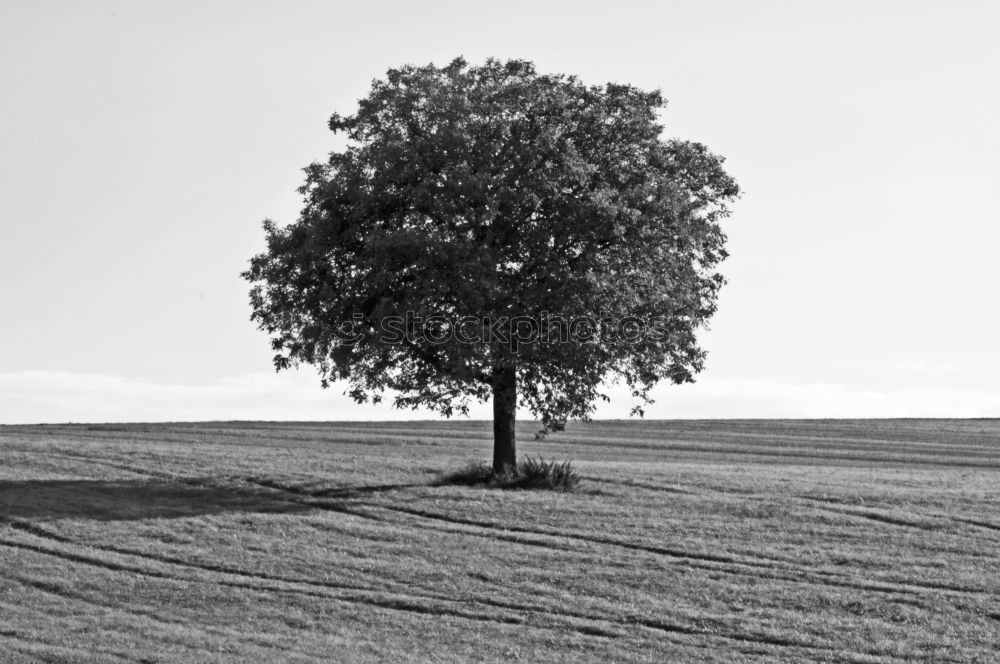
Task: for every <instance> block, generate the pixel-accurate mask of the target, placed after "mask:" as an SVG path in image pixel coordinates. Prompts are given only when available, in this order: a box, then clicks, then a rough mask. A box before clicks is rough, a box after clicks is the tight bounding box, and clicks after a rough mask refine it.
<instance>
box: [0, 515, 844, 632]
mask: <svg viewBox="0 0 1000 664" xmlns="http://www.w3.org/2000/svg"><path fill="white" fill-rule="evenodd" d="M8 525H12V526H15V529H17V530H19V531H21V532H26V533H28V534H29V535H32V536H35V537H39V538H44V539H48V540H51V541H54V542H57V543H60V544H73V545H76V546H83V547H90V548H95V549H97V550H106V551H108V552H109V553H115V554H117V555H123V556H134V557H138V558H145V559H150V560H153V561H156V562H161V563H165V564H170V565H176V566H180V567H184V568H192V569H197V570H203V571H210V572H214V573H217V574H226V575H229V576H235V577H244V578H246V579H253V580H256V581H266V582H268V583H267V584H264V585H261V584H253V583H248V582H245V581H240V580H234V579H205V578H184V577H180V576H175V575H173V574H168V573H166V572H163V571H159V570H151V569H147V568H142V567H137V566H133V565H127V564H123V563H116V562H111V561H107V560H100V559H97V558H94V557H91V556H86V555H82V554H79V553H74V552H69V551H58V550H53V549H50V548H46V547H43V546H39V545H35V544H31V543H26V542H12V541H9V540H0V545H3V546H9V547H14V548H20V549H25V550H28V551H32V552H36V553H41V554H44V555H50V556H54V557H57V558H61V559H64V560H68V561H71V562H75V563H80V564H85V565H91V566H96V567H99V568H103V569H106V570H109V571H113V572H124V573H131V574H140V575H144V576H147V577H152V578H156V579H162V580H165V581H171V582H180V583H188V582H199V583H209V584H215V585H222V586H229V587H236V588H241V589H247V590H251V591H255V592H264V593H279V594H294V595H299V596H308V597H315V598H317V599H324V600H328V601H335V602H342V603H349V604H355V605H367V606H372V607H375V608H382V609H387V610H393V611H403V612H407V613H413V614H421V615H428V616H448V617H453V618H460V619H467V620H473V621H479V622H491V623H499V624H507V625H520V626H526V627H533V628H538V629H548V630H571V631H576V632H579V633H581V634H584V635H589V636H597V637H601V638H611V639H614V638H621V637H623V636H625V633H623V632H622V631H620V630H621V629H626V630H627V629H631V628H634V627H637V626H638V627H644V628H647V629H651V630H654V631H657V632H660V633H663V634H669V635H674V636H677V637H686V638H679V639H678V640H677V641H676V642H677V643H678V645H683V646H697V647H709V646H706V645H705V644H699V643H690V642H689V641H688V639H689V638H692V637H694V638H697V639H723V640H727V641H739V642H756V643H760V644H763V645H770V646H780V647H788V648H801V649H806V650H820V651H828V650H830V649H831V648H830V647H828V646H820V645H817V644H814V643H809V642H806V641H799V640H795V639H790V638H783V637H775V636H769V635H766V634H764V635H762V634H734V633H725V632H718V633H716V632H711V631H708V630H704V629H699V628H697V627H693V626H685V625H681V624H677V623H672V622H668V621H665V620H662V619H651V618H646V617H641V616H636V615H617V616H615V615H594V614H592V613H587V612H583V611H567V610H559V609H553V608H551V607H546V606H542V605H537V604H518V603H516V602H506V601H499V600H493V599H490V598H475V599H468V598H462V599H455V598H451V597H447V596H443V595H439V594H431V593H428V594H412V593H410V594H406V593H398V592H393V591H388V590H385V591H383V590H379V589H377V588H372V587H367V586H347V585H344V584H331V583H326V582H317V581H311V580H305V579H295V578H285V577H273V576H270V575H262V574H259V573H255V572H249V571H240V570H235V569H233V568H229V567H222V566H216V565H201V564H195V563H190V562H187V561H179V560H174V559H171V558H167V557H161V556H154V555H149V554H144V553H142V552H136V551H131V550H127V549H121V548H119V547H99V546H93V545H91V544H89V543H79V542H75V541H74V540H72V539H70V538H67V537H63V536H61V535H57V534H55V533H51V532H49V531H47V530H45V529H42V528H40V527H38V526H35V525H33V524H23V523H13V524H12V523H8ZM16 580H18V581H19V582H25V583H27V584H28V585H32V586H34V587H36V588H38V589H39V590H42V591H44V592H49V593H55V594H58V595H60V596H65V597H70V598H72V599H77V600H80V601H84V602H87V603H90V604H94V605H95V606H98V607H99V608H102V609H107V610H124V609H119V608H117V607H114V606H110V605H105V604H100V603H98V602H94V601H93V600H91V599H90V598H87V597H85V596H83V595H82V594H80V593H73V592H71V591H67V590H66V589H64V588H61V587H57V586H54V585H52V584H47V583H43V582H34V581H30V580H27V579H16ZM322 591H327V592H322ZM331 591H333V592H331ZM338 591H339V592H338ZM421 600H423V602H422V601H421ZM428 601H429V602H432V603H433V604H432V605H428V604H427V602H428ZM449 604H452V605H453V604H460V605H466V606H470V607H479V606H482V607H490V608H494V609H501V610H504V611H506V612H508V613H507V615H497V614H496V613H492V614H484V613H482V612H476V611H468V610H461V609H458V608H455V607H453V606H449ZM138 615H141V616H143V617H145V618H149V619H152V620H159V618H158V617H156V616H152V615H148V614H145V613H142V614H138ZM567 620H582V621H586V622H588V623H590V624H584V625H580V624H574V623H571V622H566V621H567ZM608 627H611V628H612V629H608ZM614 628H618V630H615V629H614Z"/></svg>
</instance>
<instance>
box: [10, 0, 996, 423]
mask: <svg viewBox="0 0 1000 664" xmlns="http://www.w3.org/2000/svg"><path fill="white" fill-rule="evenodd" d="M998 31H1000V3H996V2H992V1H987V0H983V1H980V2H975V1H972V0H965V1H961V0H959V1H955V2H920V1H905V2H903V1H901V2H893V1H891V0H885V1H881V2H857V1H847V2H836V3H834V2H815V1H808V0H789V1H787V2H744V1H732V2H723V1H709V2H698V3H693V2H637V1H629V0H619V1H617V2H614V3H609V2H605V3H596V2H586V1H579V0H578V1H575V2H546V3H538V2H522V1H520V0H515V1H513V2H505V3H489V4H486V3H476V2H469V1H468V0H466V1H461V2H443V1H428V2H419V3H414V2H371V3H359V2H329V1H327V2H305V1H296V0H291V1H286V2H281V3H277V2H255V1H251V0H240V1H238V2H222V1H204V0H200V1H198V2H189V1H184V0H182V1H176V0H174V1H171V2H137V1H134V0H133V1H128V2H124V1H123V2H112V1H101V0H90V1H88V2H76V1H73V2H69V1H67V2H52V1H48V0H30V1H29V0H5V1H4V2H3V3H2V5H0V90H2V95H3V96H2V103H0V146H2V148H0V192H2V194H0V423H26V422H65V421H76V422H87V421H89V422H95V421H100V422H103V421H164V420H224V419H269V420H283V419H293V420H343V419H350V420H377V419H410V418H424V417H430V416H431V415H430V414H428V413H426V412H416V413H414V412H412V411H398V410H393V409H392V408H391V407H389V406H385V405H382V406H378V407H375V406H358V405H356V404H354V403H353V402H351V401H350V399H348V398H347V397H346V396H344V394H343V391H344V386H342V385H335V386H333V387H332V388H331V389H329V390H322V389H321V388H320V386H319V380H318V378H317V377H316V375H315V372H314V371H312V370H311V369H310V368H308V367H305V368H303V369H301V370H299V371H297V372H283V373H282V374H275V372H274V370H273V368H272V366H271V361H270V357H271V352H270V349H269V346H268V341H267V337H266V336H265V335H264V333H262V332H260V331H258V330H256V329H255V327H254V325H253V324H252V323H251V322H250V321H249V313H250V308H249V304H248V299H247V290H248V286H247V284H246V282H244V281H243V280H241V279H240V278H239V273H240V272H241V271H242V270H244V269H245V267H246V265H247V261H248V259H249V258H250V256H252V255H253V254H255V253H257V252H259V251H261V250H262V249H263V247H264V243H263V232H262V230H261V221H262V220H263V219H265V218H270V219H274V220H275V221H277V222H279V223H289V222H292V221H294V220H295V218H296V217H297V214H298V210H299V208H300V203H301V200H300V198H299V196H298V194H296V192H295V189H296V188H297V187H298V186H299V184H301V182H302V180H303V174H302V172H301V169H302V168H303V167H304V166H306V165H307V164H309V163H311V162H313V161H322V160H324V159H325V158H326V155H327V154H328V153H329V152H330V151H331V150H333V149H334V148H335V147H337V142H336V140H335V138H334V136H333V135H332V134H331V133H330V132H329V130H328V129H327V120H328V118H329V116H330V115H331V113H333V112H334V111H337V112H340V113H350V112H351V111H352V110H353V109H354V108H355V106H356V103H357V100H358V99H359V98H361V97H363V96H364V95H365V94H366V92H367V90H368V89H369V86H370V84H371V81H372V80H373V79H375V78H379V77H381V76H382V75H384V73H385V71H386V69H388V68H390V67H395V66H399V65H401V64H404V63H413V64H426V63H428V62H434V63H436V64H445V63H447V62H449V61H451V60H452V59H453V58H454V57H456V56H458V55H463V56H464V57H465V58H466V59H467V60H469V61H470V62H473V63H477V62H481V61H482V60H484V59H485V58H487V57H496V58H500V59H505V58H524V59H529V60H532V61H534V62H535V64H536V66H537V67H538V69H539V70H540V71H543V72H564V73H575V74H577V75H579V76H580V78H581V79H582V80H583V81H584V82H586V83H588V84H600V83H604V82H608V81H616V82H625V83H631V84H634V85H637V86H640V87H643V88H649V89H653V88H658V89H660V90H661V91H662V92H663V95H664V96H665V97H666V99H667V100H668V107H667V110H666V113H665V114H664V116H663V121H664V124H665V131H664V137H665V138H670V137H679V138H682V139H687V140H696V141H700V142H703V143H705V144H707V145H708V146H709V147H710V148H711V149H712V150H713V151H714V152H716V153H718V154H721V155H723V156H725V157H726V159H727V161H726V166H727V170H728V171H729V172H730V173H731V174H732V175H733V176H734V177H735V178H736V179H737V181H738V182H739V183H740V186H741V188H742V189H743V192H744V193H743V196H742V198H741V199H740V200H739V201H737V203H736V204H735V205H734V207H733V210H734V213H733V216H732V217H731V218H730V219H729V220H727V221H726V224H725V228H726V232H727V234H728V236H729V245H728V247H729V251H730V253H731V257H730V258H729V259H728V260H727V261H726V262H725V263H724V264H723V268H722V271H723V273H724V274H725V275H726V277H727V279H728V280H729V283H728V285H727V286H726V287H725V288H724V290H723V292H722V294H721V297H720V301H719V311H718V313H717V314H716V316H715V317H714V319H713V322H712V325H711V329H710V330H708V331H705V332H704V333H702V335H701V337H700V339H701V343H702V345H703V347H704V348H705V349H706V350H707V351H708V353H709V355H708V361H707V366H706V368H705V370H704V371H703V372H702V373H701V374H700V375H699V376H698V380H697V382H696V383H695V384H693V385H685V386H672V385H664V386H662V387H658V388H657V389H656V390H655V391H654V393H653V396H654V398H655V399H656V403H655V404H654V405H653V406H652V407H651V408H649V409H648V410H647V417H650V418H742V417H920V416H927V417H998V416H1000V380H998V378H997V376H1000V345H998V341H997V340H998V339H1000V313H998V306H997V301H998V298H997V295H996V293H995V289H996V287H997V285H998V284H1000V261H998V260H997V256H996V252H997V248H998V247H1000V223H998V222H1000V166H998V162H997V155H1000V123H998V122H997V121H996V118H997V117H1000V82H998V78H997V72H998V71H1000V40H997V39H996V34H997V33H998ZM608 394H609V395H610V396H611V397H612V401H611V403H609V404H606V405H602V406H601V407H600V408H599V409H598V411H597V413H596V415H597V416H598V417H625V416H627V414H628V411H629V409H630V407H631V405H632V404H631V401H630V399H629V397H628V393H627V390H624V389H622V388H621V387H619V386H614V385H611V386H609V389H608ZM473 416H476V417H480V418H488V417H489V416H490V411H489V409H488V408H486V407H482V408H479V409H477V410H474V412H473ZM519 416H521V417H527V416H529V414H528V413H521V414H520V415H519Z"/></svg>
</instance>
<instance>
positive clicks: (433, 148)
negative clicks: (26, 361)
mask: <svg viewBox="0 0 1000 664" xmlns="http://www.w3.org/2000/svg"><path fill="white" fill-rule="evenodd" d="M664 106H665V102H664V100H663V98H662V96H661V94H660V93H659V92H658V91H652V92H650V91H644V90H640V89H638V88H635V87H633V86H630V85H622V84H612V83H609V84H606V85H600V86H588V85H584V84H583V83H582V82H580V81H579V80H578V79H577V78H576V77H575V76H569V75H561V74H556V75H548V74H539V73H538V72H537V71H536V70H535V67H534V66H533V65H532V63H530V62H527V61H523V60H511V61H507V62H500V61H497V60H488V61H486V62H485V63H484V64H482V65H479V66H471V65H469V64H468V63H467V62H466V61H465V60H463V59H461V58H459V59H456V60H455V61H453V62H452V63H450V64H449V65H447V66H445V67H435V66H433V65H428V66H423V67H417V66H404V67H401V68H398V69H391V70H389V71H388V73H387V75H386V77H385V78H384V79H382V80H376V81H374V82H373V84H372V88H371V90H370V92H369V94H368V95H367V96H366V97H365V98H364V99H362V100H361V101H360V102H359V105H358V108H357V110H356V112H354V113H353V114H351V115H337V114H335V115H333V117H332V118H331V119H330V129H332V130H333V131H334V132H340V133H343V134H344V135H346V137H347V139H348V140H347V147H346V148H345V149H343V150H341V151H337V152H333V153H332V154H330V157H329V160H328V161H327V162H325V163H314V164H312V165H310V166H309V167H307V168H306V169H305V173H306V181H305V184H304V185H303V186H302V187H301V189H300V190H299V191H300V193H301V194H302V195H303V197H304V201H305V203H304V207H303V209H302V212H301V215H300V217H299V219H298V220H297V221H296V222H295V223H292V224H291V225H288V226H285V227H279V226H277V225H275V224H274V223H272V222H270V221H266V222H265V224H264V227H265V232H266V237H267V250H266V251H265V252H264V253H261V254H260V255H258V256H255V257H254V258H253V259H252V260H251V263H250V267H249V269H248V270H247V271H246V272H245V273H244V274H243V276H244V277H245V278H246V279H247V280H248V281H250V282H251V284H252V290H251V304H252V308H253V314H252V318H253V320H254V321H255V322H257V323H258V325H259V326H260V328H261V329H263V330H265V331H266V332H267V333H269V335H270V336H271V339H272V347H273V349H274V352H275V357H274V363H275V366H276V367H277V368H278V369H283V368H286V367H288V366H290V365H294V364H298V363H308V364H311V365H315V366H316V367H317V368H318V370H319V373H320V375H321V379H322V381H323V384H324V386H326V385H328V384H329V383H330V382H332V381H338V380H344V381H348V382H349V384H350V386H351V387H350V394H351V396H352V397H353V398H354V399H356V400H357V401H359V402H360V401H365V400H369V399H371V400H375V401H378V400H380V399H381V398H382V396H383V394H385V393H386V392H387V391H391V392H394V393H395V397H394V399H395V404H396V405H397V406H400V407H417V406H427V407H430V408H433V409H435V410H437V411H439V412H440V413H442V414H444V415H451V414H453V413H464V412H466V411H467V409H468V407H469V405H470V403H472V402H475V401H481V400H486V399H488V398H490V396H491V395H493V393H494V391H495V388H496V386H497V380H498V378H497V377H498V376H499V375H500V374H501V373H502V372H503V371H504V370H506V371H507V372H508V374H510V372H511V370H513V375H515V376H516V387H517V397H518V403H519V405H521V406H525V407H527V409H528V410H530V411H531V412H532V413H534V414H535V415H536V416H537V417H539V419H540V420H541V421H542V423H543V425H544V427H545V429H547V430H551V429H560V428H562V426H563V425H564V423H565V422H566V420H567V419H568V418H586V417H587V416H588V415H589V414H590V413H591V412H592V409H593V407H594V405H595V402H596V400H597V399H599V398H602V395H601V393H600V390H601V385H602V383H603V382H604V381H605V380H607V379H609V378H619V379H623V380H624V381H625V382H626V383H627V384H628V385H629V386H630V387H631V388H632V392H633V394H634V396H635V397H636V398H637V399H638V401H637V403H638V406H637V410H638V411H639V412H641V406H642V404H643V403H645V402H647V401H648V399H647V393H648V391H649V389H650V388H651V387H652V386H653V385H654V384H656V383H657V382H658V381H660V380H669V381H672V382H674V383H683V382H688V381H691V380H692V379H693V376H694V374H696V373H697V372H698V371H700V370H701V369H702V367H703V363H704V359H705V353H704V351H703V350H702V349H701V348H700V347H699V345H698V343H697V339H696V332H697V330H698V328H700V327H702V326H703V325H704V324H705V323H706V321H707V320H708V319H709V318H710V317H711V316H712V314H713V313H714V312H715V310H716V301H717V294H718V292H719V289H720V287H721V286H722V285H723V282H724V279H723V277H722V276H721V275H720V274H718V272H717V271H716V268H717V266H718V264H719V262H720V261H722V260H723V259H724V258H725V257H726V250H725V246H724V245H725V239H726V238H725V235H724V233H723V231H722V229H721V228H720V221H721V220H722V219H723V218H724V217H726V216H727V215H728V214H729V210H728V208H727V203H728V202H730V201H732V200H733V199H734V198H735V197H736V196H737V195H738V188H737V185H736V183H735V182H734V180H733V179H732V178H731V177H730V176H729V175H727V174H726V172H725V171H724V170H723V168H722V162H723V159H722V158H721V157H719V156H716V155H714V154H712V153H711V152H709V150H708V149H707V148H706V147H705V146H703V145H701V144H699V143H695V142H688V141H682V140H664V139H662V138H661V133H662V130H663V128H662V126H661V125H660V124H659V121H658V113H659V111H660V110H661V109H662V108H663V107H664ZM406 312H412V313H413V314H416V315H418V316H421V317H422V318H423V319H424V320H425V321H428V324H429V325H431V327H433V326H435V325H437V326H439V327H441V328H442V329H440V330H438V332H441V335H440V336H441V337H445V336H447V335H446V334H445V333H446V332H447V328H448V326H449V325H453V323H449V322H447V321H455V320H458V319H460V318H461V317H463V316H471V317H478V318H481V319H482V318H492V319H499V318H502V317H515V316H532V317H536V318H541V317H542V316H543V315H546V314H547V315H549V316H558V317H563V318H565V319H572V318H579V317H591V318H609V317H610V318H616V319H624V318H628V317H634V318H636V319H639V320H642V321H652V320H657V321H660V333H659V334H657V335H648V336H647V337H646V338H643V339H640V340H638V341H635V342H631V343H626V342H621V341H616V340H613V339H608V338H605V337H604V336H601V335H598V336H597V337H595V338H593V339H590V340H589V341H586V342H569V343H531V344H526V345H522V346H521V347H519V348H518V349H517V351H516V352H515V351H514V349H513V348H512V347H511V346H510V344H507V343H504V342H502V341H500V340H492V341H490V342H483V343H476V344H470V343H463V342H461V341H458V340H456V339H454V338H452V339H450V340H448V341H446V342H444V343H432V342H429V341H427V340H426V339H421V338H414V339H406V340H404V341H402V342H401V343H385V342H384V341H383V340H382V339H380V338H379V336H378V335H377V334H375V333H376V332H377V331H378V330H379V329H380V328H381V327H382V326H383V325H384V324H385V321H386V320H387V319H388V318H389V317H392V316H404V315H405V314H406ZM345 328H351V329H353V330H355V331H358V332H360V333H363V334H365V336H364V338H363V339H361V340H360V341H358V342H356V343H352V344H348V343H344V342H343V341H342V335H338V334H336V333H335V332H336V331H337V330H344V329H345Z"/></svg>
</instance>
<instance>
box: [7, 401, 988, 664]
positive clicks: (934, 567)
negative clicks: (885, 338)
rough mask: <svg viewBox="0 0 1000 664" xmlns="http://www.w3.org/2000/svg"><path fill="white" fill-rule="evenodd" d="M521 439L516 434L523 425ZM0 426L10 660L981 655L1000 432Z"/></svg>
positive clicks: (873, 425)
mask: <svg viewBox="0 0 1000 664" xmlns="http://www.w3.org/2000/svg"><path fill="white" fill-rule="evenodd" d="M532 431H533V429H532V425H531V423H527V425H526V427H525V430H524V434H526V435H524V436H523V437H522V440H524V439H528V438H529V437H530V436H529V435H530V433H531V432H532ZM521 447H522V449H521V453H522V455H529V454H530V455H532V456H536V455H544V456H545V457H546V458H573V459H574V467H575V469H576V470H577V472H578V473H579V474H580V475H581V476H582V477H583V483H582V485H581V487H580V488H579V489H578V490H577V491H576V492H573V493H564V492H546V491H500V490H491V489H484V488H482V487H467V486H457V485H454V484H449V483H447V482H442V481H441V480H442V478H443V477H444V476H446V475H447V474H448V473H449V472H450V471H452V470H454V469H455V468H459V467H461V466H462V463H463V460H466V459H469V458H470V457H471V458H482V457H485V456H486V455H487V454H488V453H489V425H487V424H483V423H452V424H445V425H442V424H432V423H405V424H404V423H398V424H390V423H386V424H369V423H353V424H350V423H344V424H295V423H292V424H245V423H220V424H197V425H195V424H165V425H128V426H87V425H79V426H38V427H0V458H2V459H3V463H2V464H0V661H2V662H8V661H11V662H20V661H39V662H105V661H106V662H119V661H123V662H204V661H213V662H216V661H217V662H245V661H293V662H312V661H343V662H377V661H434V662H465V661H524V662H561V661H565V662H574V663H575V662H583V661H606V662H616V661H649V662H663V661H679V662H872V663H889V662H909V661H925V662H991V661H995V648H996V643H997V642H998V639H1000V636H998V634H1000V551H998V545H1000V516H998V515H1000V509H998V508H1000V495H998V493H997V486H998V479H1000V423H998V422H997V421H982V420H980V421H971V420H969V421H943V420H938V421H920V420H893V421H878V422H872V421H829V422H820V421H811V422H794V421H766V422H740V421H732V422H635V423H620V422H619V423H596V424H592V425H588V426H579V425H578V426H575V427H570V429H569V430H568V431H567V432H566V433H564V434H560V435H557V436H554V437H552V438H550V439H548V440H546V441H543V442H534V441H530V440H527V442H524V443H522V446H521Z"/></svg>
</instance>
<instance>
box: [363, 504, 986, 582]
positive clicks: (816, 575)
mask: <svg viewBox="0 0 1000 664" xmlns="http://www.w3.org/2000/svg"><path fill="white" fill-rule="evenodd" d="M365 505H367V506H370V507H375V508H380V509H384V510H388V511H394V512H400V513H403V514H409V515H413V516H418V517H422V518H427V519H432V520H437V521H444V522H450V523H454V524H458V525H467V526H474V527H479V528H483V529H487V530H491V531H501V532H515V533H525V534H531V535H535V536H539V537H554V538H564V539H570V540H576V541H582V542H587V543H594V544H603V545H610V546H617V547H621V548H624V549H628V550H634V551H641V552H646V553H652V554H655V555H663V556H666V557H668V558H671V559H675V560H685V561H690V562H689V565H690V566H692V567H698V568H700V569H705V570H708V571H713V572H719V573H723V574H732V575H737V576H747V574H746V572H745V570H739V569H728V568H726V567H723V566H722V565H731V566H736V567H746V568H750V569H752V570H754V573H753V574H750V576H757V577H759V578H769V579H772V580H778V581H791V582H796V583H818V584H823V585H831V586H837V587H842V588H852V589H855V590H865V591H870V592H879V593H888V594H899V593H902V594H919V591H921V590H923V591H926V590H934V591H944V592H951V593H956V594H984V593H986V594H988V591H985V590H980V589H974V588H965V587H962V586H955V585H950V584H933V583H926V582H921V583H914V582H910V581H907V582H888V581H885V582H874V583H871V582H868V583H866V582H857V581H851V580H850V579H849V578H848V577H846V576H845V575H841V574H836V573H833V572H828V571H824V570H810V569H804V568H802V567H801V566H793V565H792V564H789V563H788V562H787V561H783V560H780V559H773V560H774V561H775V562H779V563H781V564H780V565H777V564H773V563H772V562H756V561H744V560H739V559H737V558H733V557H731V556H710V555H701V554H697V553H693V552H686V551H682V550H678V549H668V548H665V547H655V546H646V545H640V544H633V543H631V542H622V541H620V540H615V539H611V538H604V537H592V536H584V535H581V534H578V533H569V532H563V531H544V530H536V529H532V528H527V527H524V526H503V525H500V524H494V523H490V522H487V521H478V520H475V519H463V518H459V517H450V516H446V515H442V514H436V513H433V512H427V511H425V510H418V509H414V508H405V507H398V506H390V505H383V504H379V503H365ZM763 560H769V559H766V558H765V559H763ZM708 563H711V564H708Z"/></svg>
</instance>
